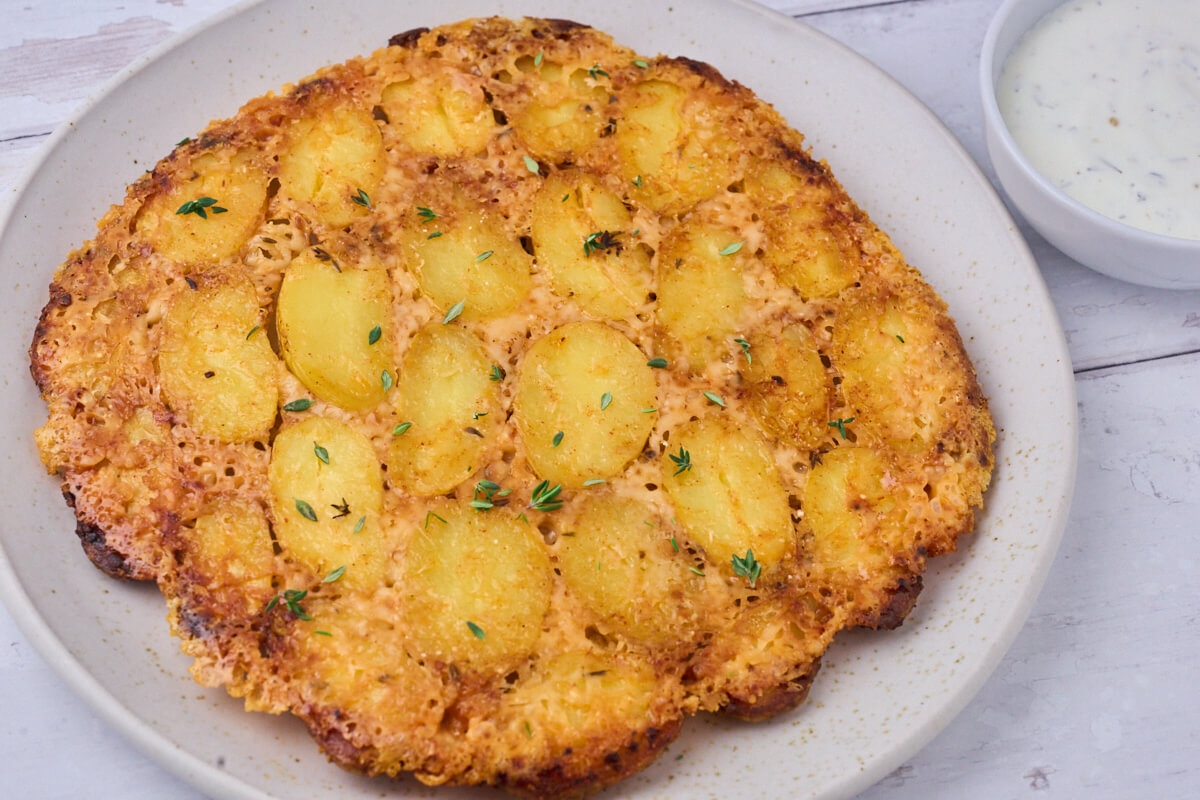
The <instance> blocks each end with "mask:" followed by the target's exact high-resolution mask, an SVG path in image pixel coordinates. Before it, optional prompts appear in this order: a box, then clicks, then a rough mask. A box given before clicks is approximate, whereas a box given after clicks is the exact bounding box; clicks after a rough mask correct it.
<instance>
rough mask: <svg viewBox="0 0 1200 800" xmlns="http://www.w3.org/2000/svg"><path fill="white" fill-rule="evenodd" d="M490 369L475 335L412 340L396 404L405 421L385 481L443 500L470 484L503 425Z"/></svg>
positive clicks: (447, 330)
mask: <svg viewBox="0 0 1200 800" xmlns="http://www.w3.org/2000/svg"><path fill="white" fill-rule="evenodd" d="M490 366H491V363H490V362H489V361H488V357H487V354H486V353H485V352H484V350H483V345H482V344H481V343H480V342H479V340H478V339H477V338H475V336H474V335H472V334H471V333H469V332H467V331H466V330H464V329H463V328H460V327H458V326H456V325H443V324H441V323H440V322H434V323H431V324H429V325H427V326H425V327H424V328H422V329H421V330H420V331H418V332H417V335H416V336H414V337H413V340H412V342H411V343H410V344H409V346H408V352H406V353H405V354H404V360H403V361H402V362H401V364H400V370H399V376H400V379H399V383H398V384H397V386H396V392H395V396H394V398H393V402H394V403H395V407H396V415H397V418H398V419H400V420H401V423H400V426H399V427H398V428H397V430H398V431H402V432H400V433H398V434H397V435H394V436H393V437H392V444H391V452H390V455H389V457H388V478H389V480H390V481H391V482H392V484H393V485H395V486H398V487H401V488H403V489H404V490H405V491H408V492H412V493H413V494H416V495H422V496H429V495H435V494H442V493H444V492H448V491H450V490H451V489H453V488H454V487H455V486H457V485H458V484H460V483H462V482H463V481H464V480H466V479H467V478H468V477H469V476H470V474H471V472H473V471H474V469H475V468H476V467H478V466H479V465H480V463H479V457H480V454H481V453H482V452H483V450H484V447H485V446H486V445H487V442H488V441H489V440H490V439H491V438H493V436H494V433H495V431H496V430H497V428H498V427H499V425H500V423H501V422H502V421H503V420H502V419H501V411H500V401H499V396H498V395H499V391H498V386H499V384H497V383H496V382H495V381H492V380H491V378H490V377H489V375H490V373H489V368H490Z"/></svg>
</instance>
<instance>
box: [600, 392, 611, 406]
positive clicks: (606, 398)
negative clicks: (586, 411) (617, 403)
mask: <svg viewBox="0 0 1200 800" xmlns="http://www.w3.org/2000/svg"><path fill="white" fill-rule="evenodd" d="M611 405H612V392H605V393H604V394H602V395H600V410H601V411H603V410H604V409H606V408H608V407H609V406H611Z"/></svg>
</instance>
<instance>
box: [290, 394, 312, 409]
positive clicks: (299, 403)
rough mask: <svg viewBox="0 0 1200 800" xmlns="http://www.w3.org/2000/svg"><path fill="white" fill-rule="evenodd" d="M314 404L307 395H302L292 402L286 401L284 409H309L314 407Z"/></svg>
mask: <svg viewBox="0 0 1200 800" xmlns="http://www.w3.org/2000/svg"><path fill="white" fill-rule="evenodd" d="M312 404H313V401H312V400H309V399H308V398H307V397H301V398H300V399H299V400H293V401H292V402H290V403H285V404H284V406H283V410H284V411H308V410H309V409H310V408H312Z"/></svg>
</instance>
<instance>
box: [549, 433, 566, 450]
mask: <svg viewBox="0 0 1200 800" xmlns="http://www.w3.org/2000/svg"><path fill="white" fill-rule="evenodd" d="M562 440H563V432H562V431H559V432H558V433H556V434H554V438H553V439H551V440H550V446H551V447H558V446H559V445H560V444H562Z"/></svg>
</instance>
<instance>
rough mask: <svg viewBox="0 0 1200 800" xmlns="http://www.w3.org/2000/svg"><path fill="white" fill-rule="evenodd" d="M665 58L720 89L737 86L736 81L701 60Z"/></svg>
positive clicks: (681, 57) (683, 57) (679, 57)
mask: <svg viewBox="0 0 1200 800" xmlns="http://www.w3.org/2000/svg"><path fill="white" fill-rule="evenodd" d="M665 60H666V61H669V62H672V63H675V64H678V65H679V66H681V67H684V68H685V69H687V70H688V71H689V72H691V73H693V74H694V75H698V76H699V77H701V78H703V79H704V80H706V81H708V82H710V83H715V84H716V85H717V86H719V87H720V88H722V89H732V88H734V87H735V86H737V84H736V83H734V82H733V81H731V80H729V79H728V78H726V77H725V76H724V75H722V74H721V73H720V72H719V71H718V70H717V68H716V67H714V66H713V65H712V64H706V63H705V62H703V61H696V60H694V59H691V58H687V57H685V56H678V57H676V58H668V59H665Z"/></svg>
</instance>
